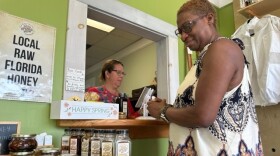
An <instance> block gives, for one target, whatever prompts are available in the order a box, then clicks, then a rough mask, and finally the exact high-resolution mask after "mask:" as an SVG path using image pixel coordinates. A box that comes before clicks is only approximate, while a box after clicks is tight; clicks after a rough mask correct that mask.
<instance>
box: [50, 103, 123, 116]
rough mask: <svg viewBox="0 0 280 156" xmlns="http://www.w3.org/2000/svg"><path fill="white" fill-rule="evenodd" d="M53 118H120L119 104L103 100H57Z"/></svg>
mask: <svg viewBox="0 0 280 156" xmlns="http://www.w3.org/2000/svg"><path fill="white" fill-rule="evenodd" d="M51 119H119V105H118V104H115V103H103V102H82V101H67V100H61V101H55V102H52V104H51Z"/></svg>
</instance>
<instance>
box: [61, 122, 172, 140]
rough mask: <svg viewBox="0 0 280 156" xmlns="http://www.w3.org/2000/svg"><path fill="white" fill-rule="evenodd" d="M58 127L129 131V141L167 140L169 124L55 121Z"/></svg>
mask: <svg viewBox="0 0 280 156" xmlns="http://www.w3.org/2000/svg"><path fill="white" fill-rule="evenodd" d="M57 126H59V127H71V128H104V129H109V128H113V129H120V128H126V129H128V130H129V136H130V138H131V139H145V138H167V137H168V133H169V124H167V123H166V122H164V121H162V120H135V119H122V120H57Z"/></svg>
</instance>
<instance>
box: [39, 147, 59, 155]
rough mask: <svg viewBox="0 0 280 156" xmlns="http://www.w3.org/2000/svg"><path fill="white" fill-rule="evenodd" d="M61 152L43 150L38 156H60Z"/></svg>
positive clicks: (56, 149)
mask: <svg viewBox="0 0 280 156" xmlns="http://www.w3.org/2000/svg"><path fill="white" fill-rule="evenodd" d="M60 154H61V151H60V149H58V148H42V149H40V150H39V152H38V153H37V154H36V155H38V156H47V155H48V156H60Z"/></svg>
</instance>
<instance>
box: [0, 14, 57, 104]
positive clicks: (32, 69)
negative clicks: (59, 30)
mask: <svg viewBox="0 0 280 156" xmlns="http://www.w3.org/2000/svg"><path fill="white" fill-rule="evenodd" d="M0 21H1V22H0V34H1V39H0V86H1V88H0V99H7V100H21V101H36V102H51V100H52V87H53V61H54V51H55V36H56V29H55V28H54V27H50V26H47V25H44V24H40V23H37V22H34V21H31V20H28V19H24V18H20V17H16V16H13V15H10V14H8V13H5V12H1V11H0Z"/></svg>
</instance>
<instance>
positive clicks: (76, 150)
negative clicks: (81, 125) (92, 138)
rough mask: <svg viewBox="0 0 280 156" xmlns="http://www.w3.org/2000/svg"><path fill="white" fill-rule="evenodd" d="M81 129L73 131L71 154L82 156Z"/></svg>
mask: <svg viewBox="0 0 280 156" xmlns="http://www.w3.org/2000/svg"><path fill="white" fill-rule="evenodd" d="M81 138H82V131H81V129H71V137H70V150H69V151H70V152H69V153H70V154H74V155H81Z"/></svg>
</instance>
